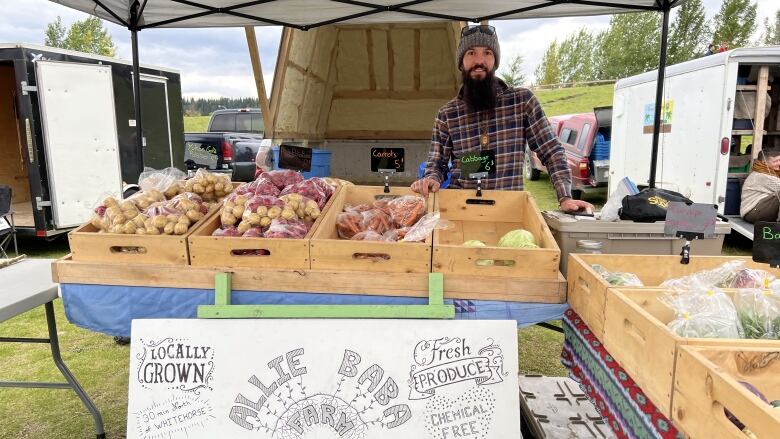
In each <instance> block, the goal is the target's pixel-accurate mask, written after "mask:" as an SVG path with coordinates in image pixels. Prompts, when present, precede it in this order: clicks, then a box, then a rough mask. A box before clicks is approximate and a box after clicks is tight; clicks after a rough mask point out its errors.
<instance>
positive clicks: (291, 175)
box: [258, 169, 303, 191]
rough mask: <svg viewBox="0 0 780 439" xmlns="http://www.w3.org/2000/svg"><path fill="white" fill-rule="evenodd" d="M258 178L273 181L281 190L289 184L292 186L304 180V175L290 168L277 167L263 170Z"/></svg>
mask: <svg viewBox="0 0 780 439" xmlns="http://www.w3.org/2000/svg"><path fill="white" fill-rule="evenodd" d="M258 178H265V179H266V180H268V181H270V182H272V183H273V184H274V185H276V187H277V188H278V189H279V190H280V191H281V190H282V189H284V188H286V187H287V186H292V185H294V184H297V183H300V182H302V181H303V175H301V174H300V173H299V172H296V171H291V170H289V169H277V170H274V171H268V172H263V173H262V174H260V176H259V177H258Z"/></svg>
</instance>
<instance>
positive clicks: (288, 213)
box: [281, 209, 295, 220]
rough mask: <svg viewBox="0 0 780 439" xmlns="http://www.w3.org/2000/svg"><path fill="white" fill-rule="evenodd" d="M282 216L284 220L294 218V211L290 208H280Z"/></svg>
mask: <svg viewBox="0 0 780 439" xmlns="http://www.w3.org/2000/svg"><path fill="white" fill-rule="evenodd" d="M281 216H282V218H283V219H286V220H290V219H293V218H295V211H294V210H292V209H284V210H282V215H281Z"/></svg>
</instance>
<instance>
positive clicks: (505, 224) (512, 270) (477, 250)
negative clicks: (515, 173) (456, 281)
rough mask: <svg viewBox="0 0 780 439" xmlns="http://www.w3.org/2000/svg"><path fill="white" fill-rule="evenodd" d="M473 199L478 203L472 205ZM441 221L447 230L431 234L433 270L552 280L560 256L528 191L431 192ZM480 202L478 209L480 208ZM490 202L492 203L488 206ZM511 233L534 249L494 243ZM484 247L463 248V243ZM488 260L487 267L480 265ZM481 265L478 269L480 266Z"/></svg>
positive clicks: (470, 274)
mask: <svg viewBox="0 0 780 439" xmlns="http://www.w3.org/2000/svg"><path fill="white" fill-rule="evenodd" d="M475 200H478V201H479V202H480V204H472V203H474V201H475ZM435 203H436V207H435V208H434V210H438V211H439V212H441V217H442V218H444V219H446V220H449V221H451V222H452V223H453V225H454V227H453V228H451V229H444V230H436V231H434V239H433V271H434V272H437V273H445V274H458V275H468V276H476V277H500V278H532V279H557V278H558V276H559V269H558V266H559V264H560V258H561V251H560V249H559V248H558V244H556V242H555V239H554V238H553V235H552V233H551V232H550V229H549V228H548V227H547V223H546V222H545V221H544V219H543V218H542V215H541V213H540V211H539V208H538V207H537V206H536V202H535V201H534V199H533V197H532V196H531V194H530V193H528V192H522V191H482V197H479V198H478V197H476V193H475V191H474V190H466V189H445V190H442V191H439V192H437V193H436V199H435ZM483 203H484V204H483ZM488 203H492V204H488ZM515 229H525V230H527V231H529V232H531V233H532V234H533V235H534V238H535V239H536V242H537V244H538V245H539V247H540V248H503V247H498V246H497V245H498V241H499V239H501V237H502V236H504V234H506V233H507V232H509V231H511V230H515ZM473 239H476V240H479V241H482V242H484V243H485V244H486V245H487V247H466V246H463V243H464V242H465V241H468V240H473ZM485 260H492V261H494V262H493V263H492V264H485V263H481V261H485ZM480 263H481V264H480Z"/></svg>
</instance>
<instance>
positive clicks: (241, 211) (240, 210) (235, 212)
mask: <svg viewBox="0 0 780 439" xmlns="http://www.w3.org/2000/svg"><path fill="white" fill-rule="evenodd" d="M243 214H244V206H236V207H234V208H233V215H234V216H235V217H239V216H241V215H243Z"/></svg>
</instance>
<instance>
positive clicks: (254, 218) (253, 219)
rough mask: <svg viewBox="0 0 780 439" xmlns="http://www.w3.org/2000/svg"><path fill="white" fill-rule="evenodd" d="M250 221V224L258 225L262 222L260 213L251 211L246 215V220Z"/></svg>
mask: <svg viewBox="0 0 780 439" xmlns="http://www.w3.org/2000/svg"><path fill="white" fill-rule="evenodd" d="M243 222H248V223H249V224H251V225H253V226H256V225H259V224H260V215H258V214H256V213H250V214H247V215H245V216H244V221H243Z"/></svg>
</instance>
